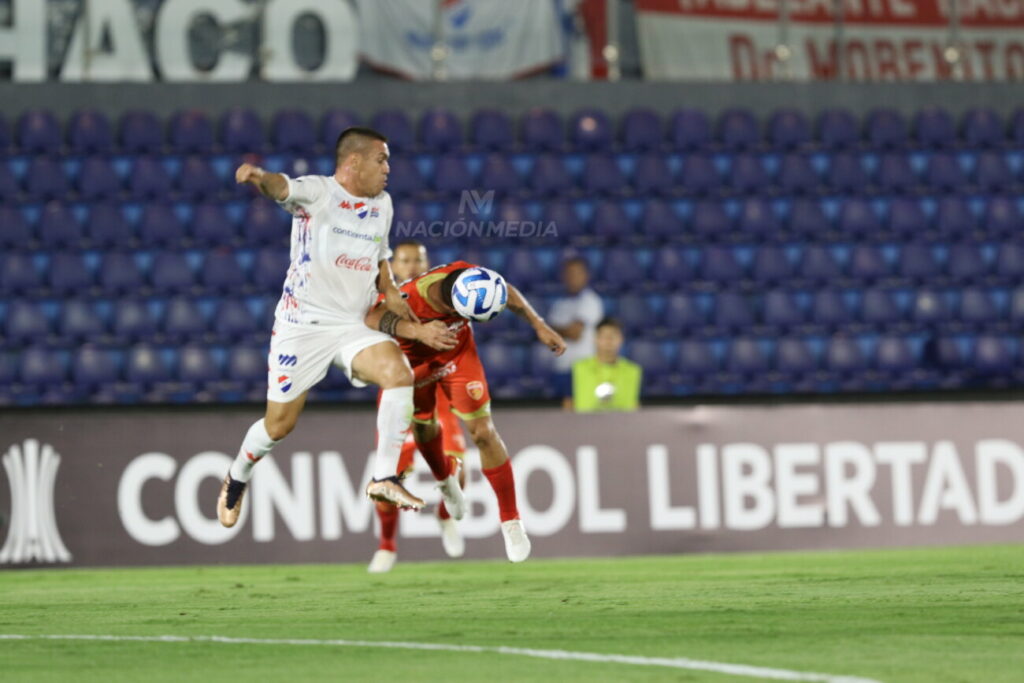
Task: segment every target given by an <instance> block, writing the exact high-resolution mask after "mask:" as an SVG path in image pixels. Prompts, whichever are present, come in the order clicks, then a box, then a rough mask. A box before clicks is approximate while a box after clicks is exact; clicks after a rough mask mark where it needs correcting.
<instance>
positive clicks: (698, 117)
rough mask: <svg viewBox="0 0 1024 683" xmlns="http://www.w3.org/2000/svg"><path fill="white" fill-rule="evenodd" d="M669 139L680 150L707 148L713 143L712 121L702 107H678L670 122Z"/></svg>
mask: <svg viewBox="0 0 1024 683" xmlns="http://www.w3.org/2000/svg"><path fill="white" fill-rule="evenodd" d="M668 139H669V142H670V143H671V145H672V148H673V149H675V150H677V151H680V152H693V151H697V150H703V149H707V148H708V147H709V146H710V145H711V121H710V120H709V119H708V115H707V114H706V113H704V111H703V110H700V109H676V110H675V111H674V112H672V117H671V118H670V119H669V124H668Z"/></svg>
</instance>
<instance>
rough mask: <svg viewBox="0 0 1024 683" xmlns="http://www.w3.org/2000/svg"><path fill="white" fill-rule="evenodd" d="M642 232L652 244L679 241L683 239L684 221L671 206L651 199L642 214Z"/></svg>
mask: <svg viewBox="0 0 1024 683" xmlns="http://www.w3.org/2000/svg"><path fill="white" fill-rule="evenodd" d="M640 232H641V233H642V234H643V236H644V237H645V238H646V239H647V241H648V242H652V243H656V242H671V241H678V240H681V239H682V238H683V221H682V219H681V218H679V216H678V215H677V214H676V212H675V211H674V210H673V209H672V205H671V204H669V203H668V202H666V201H663V200H660V199H651V200H649V201H647V202H645V203H644V207H643V211H642V212H641V214H640Z"/></svg>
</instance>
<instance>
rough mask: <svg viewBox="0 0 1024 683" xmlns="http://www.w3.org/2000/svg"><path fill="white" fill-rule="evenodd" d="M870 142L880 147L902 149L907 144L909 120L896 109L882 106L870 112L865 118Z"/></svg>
mask: <svg viewBox="0 0 1024 683" xmlns="http://www.w3.org/2000/svg"><path fill="white" fill-rule="evenodd" d="M865 129H866V130H865V132H866V137H867V140H868V142H869V143H870V144H871V146H873V147H877V148H879V149H902V148H903V147H905V146H906V144H907V121H906V119H905V118H904V117H903V114H901V113H900V112H899V111H897V110H895V109H888V108H881V109H874V110H872V111H870V112H868V115H867V118H866V119H865Z"/></svg>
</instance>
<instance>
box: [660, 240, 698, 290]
mask: <svg viewBox="0 0 1024 683" xmlns="http://www.w3.org/2000/svg"><path fill="white" fill-rule="evenodd" d="M695 276H696V273H695V272H694V269H693V267H692V265H691V264H690V262H689V260H688V259H687V258H686V254H685V253H684V252H683V251H682V250H680V249H677V248H674V247H662V248H661V249H658V250H657V251H656V252H655V254H654V263H653V264H652V266H651V279H652V280H653V281H654V282H655V283H656V284H657V285H658V286H659V287H660V288H662V289H664V290H665V291H669V292H671V291H673V290H675V289H678V288H679V287H682V286H685V285H688V284H690V282H691V280H693V279H694V277H695Z"/></svg>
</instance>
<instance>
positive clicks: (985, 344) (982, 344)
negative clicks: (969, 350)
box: [971, 335, 1017, 376]
mask: <svg viewBox="0 0 1024 683" xmlns="http://www.w3.org/2000/svg"><path fill="white" fill-rule="evenodd" d="M1016 355H1017V354H1016V353H1015V350H1014V346H1013V344H1012V343H1011V342H1010V340H1009V339H1005V338H1003V337H996V336H991V335H983V336H981V337H978V339H977V340H976V341H975V343H974V349H973V354H972V356H971V365H972V366H973V369H974V370H976V371H977V372H980V373H983V374H986V375H999V376H1005V374H1006V373H1008V372H1010V371H1011V370H1013V369H1014V366H1015V364H1016V363H1015V361H1016V360H1017V358H1016Z"/></svg>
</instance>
